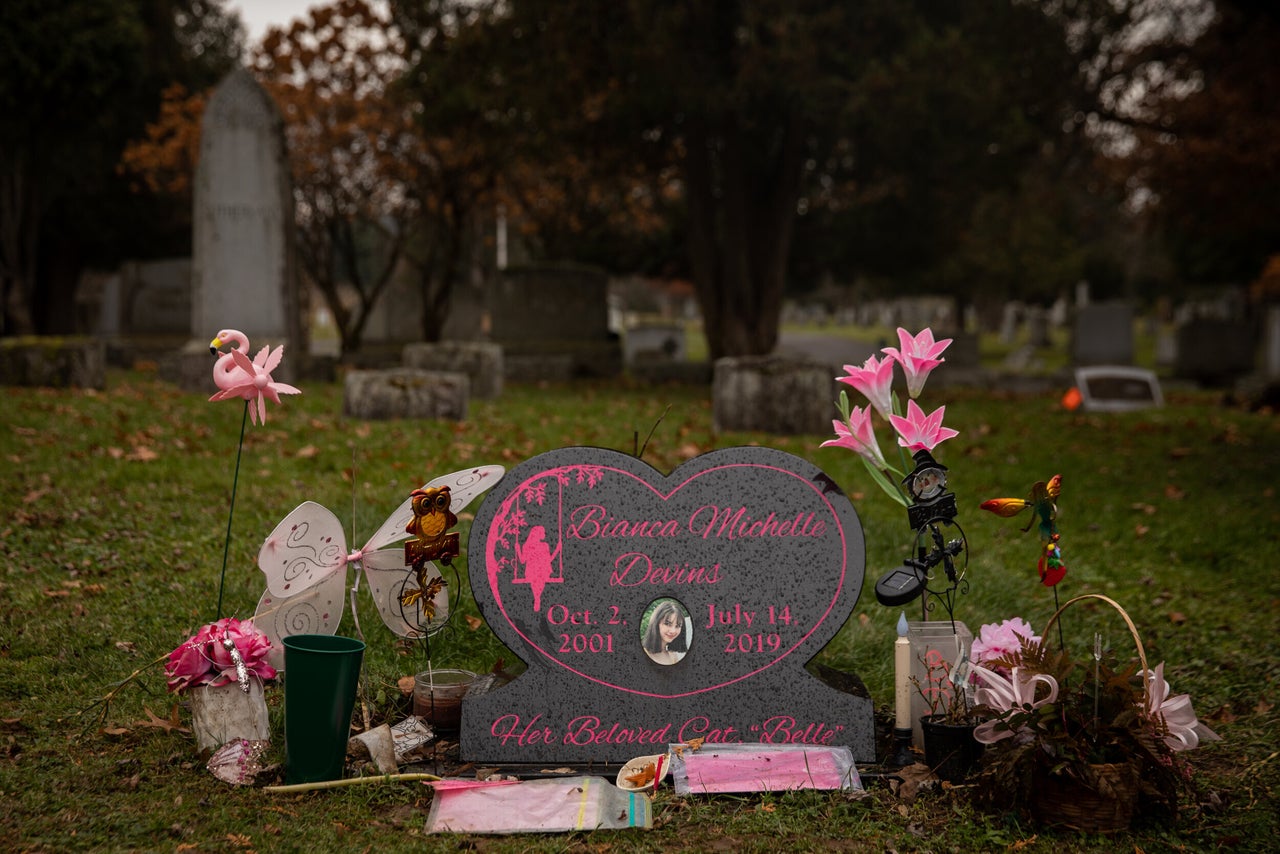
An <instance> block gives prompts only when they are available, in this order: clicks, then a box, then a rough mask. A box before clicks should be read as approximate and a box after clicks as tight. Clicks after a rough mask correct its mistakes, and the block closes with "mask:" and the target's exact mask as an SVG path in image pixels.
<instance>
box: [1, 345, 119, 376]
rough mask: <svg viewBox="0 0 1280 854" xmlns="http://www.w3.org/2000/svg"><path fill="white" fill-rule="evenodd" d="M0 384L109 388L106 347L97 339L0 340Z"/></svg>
mask: <svg viewBox="0 0 1280 854" xmlns="http://www.w3.org/2000/svg"><path fill="white" fill-rule="evenodd" d="M0 385H5V386H45V387H50V388H92V389H103V388H106V385H107V380H106V347H105V346H104V345H103V342H102V341H100V340H98V339H95V338H80V337H68V338H58V337H41V336H29V337H20V338H3V339H0Z"/></svg>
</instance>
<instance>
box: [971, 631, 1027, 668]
mask: <svg viewBox="0 0 1280 854" xmlns="http://www.w3.org/2000/svg"><path fill="white" fill-rule="evenodd" d="M1024 640H1025V641H1031V642H1033V643H1039V642H1040V636H1039V635H1037V634H1036V633H1035V631H1034V630H1032V628H1031V626H1030V624H1028V623H1027V622H1026V621H1025V620H1023V619H1022V618H1021V617H1014V618H1013V619H1012V620H1005V621H1004V622H1003V623H986V624H984V625H983V626H982V628H980V629H978V638H977V640H975V641H974V642H973V645H972V646H971V647H970V648H969V654H970V656H972V658H973V661H974V663H976V664H990V663H991V662H993V661H995V660H997V659H1000V658H1007V657H1008V656H1011V655H1017V654H1018V653H1019V652H1021V651H1022V643H1023V641H1024ZM1000 672H1003V668H1000Z"/></svg>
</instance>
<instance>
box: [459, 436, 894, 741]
mask: <svg viewBox="0 0 1280 854" xmlns="http://www.w3.org/2000/svg"><path fill="white" fill-rule="evenodd" d="M469 554H470V555H471V565H470V575H471V582H472V590H473V592H474V594H475V598H476V601H477V603H478V604H479V606H480V609H481V611H482V613H483V614H484V616H485V618H486V620H487V621H488V623H489V625H490V626H491V627H492V628H493V630H494V632H495V633H496V634H497V635H498V637H499V638H500V639H501V640H502V641H503V642H504V643H505V644H507V646H508V647H510V648H511V649H512V650H513V651H514V652H515V653H516V654H518V655H520V657H521V658H522V659H524V660H525V661H526V662H527V663H528V664H529V671H528V672H526V673H525V674H524V675H522V676H521V677H520V678H519V679H517V680H516V681H515V682H514V683H512V685H510V686H508V687H506V688H504V689H502V690H500V691H497V692H494V694H492V695H490V696H487V697H480V698H472V699H473V700H474V702H473V701H472V700H469V701H468V704H467V706H465V707H464V726H463V737H462V741H463V748H464V751H468V750H469V749H471V748H474V749H476V750H478V751H480V753H478V754H477V757H476V758H480V757H481V756H483V758H494V759H502V758H504V757H505V758H506V759H508V760H510V759H512V758H513V754H514V756H520V757H525V758H529V759H531V760H532V759H534V758H536V759H538V760H539V761H542V760H545V759H551V758H560V759H564V760H565V761H572V760H574V759H584V758H599V759H608V758H617V757H619V756H621V758H626V756H629V755H630V753H631V752H633V751H634V748H633V747H631V744H632V743H633V742H634V741H635V740H638V739H641V738H644V737H645V736H644V735H643V734H642V733H650V734H652V736H653V737H655V738H656V737H658V736H663V737H667V738H669V739H670V740H671V741H675V740H678V739H677V737H676V736H678V735H683V736H687V737H695V736H696V735H699V734H700V735H703V736H704V737H705V736H706V735H707V733H706V732H704V733H692V732H691V731H685V727H686V725H687V723H688V720H690V719H694V718H702V719H705V724H702V723H699V724H696V726H705V728H706V729H707V730H708V732H713V733H715V734H716V735H717V736H718V737H720V738H722V740H726V741H728V740H747V741H759V740H775V739H777V738H778V737H779V735H780V734H779V732H778V729H777V725H776V724H775V725H773V726H770V725H769V724H767V723H766V721H769V720H776V719H778V718H779V717H781V718H784V719H785V718H790V719H794V720H796V721H800V720H802V719H804V720H808V719H815V720H814V721H809V723H815V722H816V723H817V724H821V726H822V729H821V731H822V732H825V733H826V734H827V736H828V737H834V736H833V734H834V733H837V732H840V731H846V730H847V729H848V727H849V722H847V721H837V720H834V719H832V718H831V715H830V712H831V711H833V708H832V706H831V698H830V697H829V696H828V695H829V694H831V693H835V692H832V691H831V689H828V688H826V686H824V685H822V684H821V683H818V682H817V681H816V680H815V679H813V678H812V677H811V676H810V675H809V674H808V672H807V671H806V670H804V664H805V663H806V662H807V661H808V660H809V659H810V658H812V657H813V656H814V655H815V654H816V653H817V652H818V651H819V650H820V649H821V648H822V647H823V646H824V645H825V644H826V643H827V642H828V641H829V640H830V639H831V638H832V637H833V636H834V635H835V634H836V632H837V631H839V629H840V627H841V626H842V625H843V624H844V621H845V620H846V619H847V618H848V616H849V614H850V613H851V612H852V610H853V608H854V606H855V604H856V603H857V600H858V596H859V593H860V591H861V588H862V581H863V561H864V550H863V541H862V529H861V526H860V525H859V523H858V518H857V514H856V513H855V512H854V510H853V507H852V506H851V505H850V504H849V501H848V499H847V498H846V497H845V496H844V494H843V493H842V492H841V491H840V489H839V488H838V487H837V486H836V485H835V484H834V483H833V482H832V481H831V479H830V478H828V477H827V476H826V475H825V474H823V473H822V472H821V471H820V470H819V469H817V468H816V467H814V466H813V465H812V464H810V463H808V462H807V461H805V460H802V459H800V458H798V457H795V456H792V455H790V454H785V453H782V452H780V451H776V450H771V449H767V448H733V449H726V450H722V451H716V452H713V453H710V454H707V455H705V456H702V457H698V458H696V459H694V460H691V461H689V462H687V463H685V464H684V465H682V466H680V467H679V468H678V469H677V470H676V471H674V472H672V473H671V474H670V475H669V476H664V475H662V474H661V473H660V472H658V471H656V470H655V469H653V468H651V467H650V466H648V465H646V464H644V463H642V462H640V461H638V460H636V459H635V458H633V457H629V456H627V455H624V454H620V453H617V452H614V451H607V450H602V449H596V448H566V449H562V450H558V451H552V452H549V453H546V454H542V455H540V456H538V457H535V458H534V459H532V460H529V461H528V462H526V463H524V464H522V465H520V466H518V467H516V468H515V469H514V470H512V471H511V472H509V473H508V474H507V475H506V476H505V477H504V478H503V480H502V481H501V482H500V483H499V484H498V486H497V487H495V488H494V489H493V490H492V491H491V492H490V494H489V497H488V498H487V499H486V501H485V503H484V505H483V506H482V507H481V509H480V511H479V513H478V514H477V517H476V520H475V522H474V524H473V525H472V529H471V545H470V550H469ZM481 555H482V556H483V561H482V562H481V561H479V560H477V557H478V556H481ZM522 686H536V689H535V688H533V687H522ZM526 695H528V696H526ZM840 696H841V697H847V695H840ZM761 698H766V699H761ZM848 699H849V700H855V699H858V698H852V697H849V698H848ZM838 705H839V703H837V706H838ZM845 705H848V704H847V703H846V704H845ZM561 709H563V710H564V711H560V710H561ZM846 711H847V712H848V714H851V715H855V716H860V715H861V711H857V712H855V711H853V710H852V709H847V710H846ZM869 711H870V709H869V703H868V704H867V708H866V712H867V718H868V721H867V724H868V732H867V739H868V743H869V740H870V732H869ZM469 713H470V714H469ZM817 717H821V718H822V720H820V721H817V720H816V718H817ZM535 719H536V720H537V723H536V725H535V726H534V728H533V732H534V733H535V737H534V738H533V742H532V743H531V744H517V748H518V749H511V750H508V749H507V747H508V746H509V745H511V744H513V743H518V742H521V741H528V738H524V737H522V735H521V733H522V732H523V728H524V727H526V726H527V725H528V723H529V722H530V721H533V720H535ZM583 719H586V720H587V721H588V722H590V723H589V726H588V727H587V732H586V734H584V733H583V731H582V723H581V721H582V720H583ZM677 719H679V720H677ZM641 720H643V723H642V722H640V721H641ZM628 721H632V722H633V723H628ZM516 722H518V723H516ZM575 722H577V723H575ZM596 722H598V723H596ZM513 725H515V726H516V730H519V731H520V732H516V731H513V730H512V728H511V727H512V726H513ZM807 725H808V724H806V726H807ZM788 726H790V725H788ZM803 728H804V727H801V729H803ZM619 730H621V731H623V732H625V733H628V735H624V736H622V741H621V744H622V745H625V748H623V747H617V748H614V747H611V745H614V744H615V741H616V738H617V736H616V734H617V733H618V732H619ZM726 731H730V732H732V733H735V734H736V735H737V738H730V737H727V736H726V734H725V733H726ZM808 732H809V733H810V735H812V734H813V730H812V729H810V730H808ZM608 733H614V735H612V736H610V735H608ZM782 737H784V738H788V739H797V740H799V738H798V737H796V736H795V733H794V731H792V730H788V731H787V732H786V733H784V734H782ZM628 739H630V741H629V740H628ZM713 740H714V739H713ZM583 742H586V744H585V745H584V744H583ZM655 743H656V742H655ZM824 743H825V742H824ZM831 743H840V744H844V743H849V741H848V740H847V739H836V740H834V741H832V742H831ZM552 744H556V745H559V747H560V748H561V749H562V750H561V752H555V751H554V750H553V749H552V748H551V747H550V746H549V745H552ZM495 745H501V747H502V749H500V750H497V751H496V752H489V751H488V750H487V748H490V747H493V746H495ZM536 745H543V747H542V748H539V749H537V750H533V751H530V750H529V748H531V747H534V746H536ZM584 746H588V747H591V748H592V749H593V750H594V751H595V752H592V753H590V754H589V755H588V754H587V753H586V752H584V751H581V750H577V749H576V748H581V747H584ZM610 750H612V751H613V752H612V753H611V754H610ZM530 753H535V754H537V755H536V756H531V755H529V754H530ZM606 754H609V755H606ZM467 755H468V756H469V757H470V755H471V754H470V753H467Z"/></svg>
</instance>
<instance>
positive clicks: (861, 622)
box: [858, 611, 871, 626]
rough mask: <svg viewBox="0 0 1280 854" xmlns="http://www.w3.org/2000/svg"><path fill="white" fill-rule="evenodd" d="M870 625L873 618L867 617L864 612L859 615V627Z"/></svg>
mask: <svg viewBox="0 0 1280 854" xmlns="http://www.w3.org/2000/svg"><path fill="white" fill-rule="evenodd" d="M870 623H871V618H870V617H868V616H867V613H866V612H865V611H863V612H862V613H861V614H859V615H858V625H860V626H866V625H869V624H870Z"/></svg>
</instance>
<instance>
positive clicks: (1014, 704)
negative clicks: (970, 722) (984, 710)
mask: <svg viewBox="0 0 1280 854" xmlns="http://www.w3.org/2000/svg"><path fill="white" fill-rule="evenodd" d="M972 673H973V674H975V675H976V676H977V677H978V682H979V684H978V687H977V688H975V689H974V692H973V699H974V701H975V702H976V703H977V704H978V705H980V706H988V707H990V708H992V709H994V710H995V711H996V712H999V713H1000V716H999V717H996V718H992V719H991V720H988V721H983V722H982V723H980V724H978V726H977V727H976V728H975V729H974V731H973V737H974V738H975V739H977V740H978V741H980V742H982V743H983V744H994V743H995V742H997V741H999V740H1000V739H1002V738H1008V737H1009V736H1011V735H1016V732H1015V731H1014V730H1012V729H1008V728H1007V725H1006V724H1004V716H1005V713H1007V712H1011V711H1014V710H1015V709H1016V710H1018V711H1031V710H1032V709H1038V708H1040V707H1041V706H1044V705H1047V704H1049V703H1053V702H1055V701H1056V700H1057V699H1058V680H1056V679H1054V678H1053V677H1052V676H1049V675H1048V674H1045V673H1031V674H1028V673H1026V672H1025V671H1024V670H1023V669H1022V668H1021V667H1015V668H1013V674H1012V675H1011V676H1009V677H1007V678H1006V677H1005V676H1003V675H1001V674H999V673H996V672H995V671H994V670H988V669H987V668H985V667H980V666H978V665H974V666H973V668H972ZM1038 684H1039V685H1043V686H1044V687H1045V689H1046V690H1045V693H1044V696H1041V697H1037V696H1036V687H1037V685H1038Z"/></svg>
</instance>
